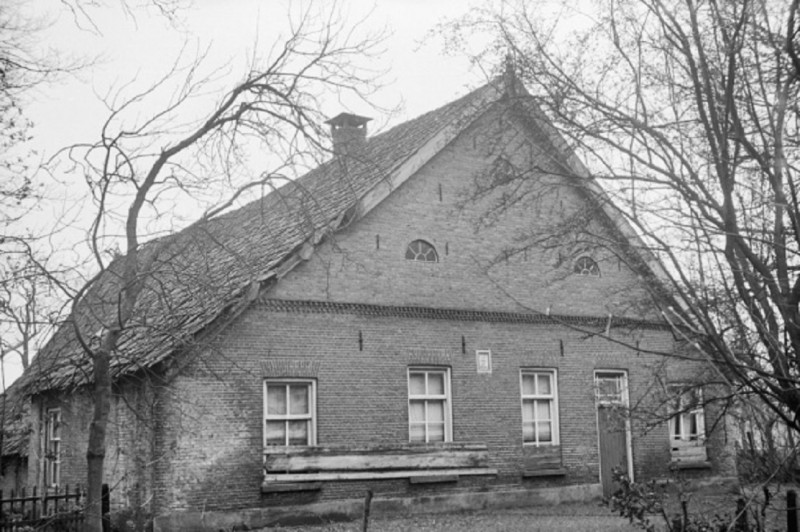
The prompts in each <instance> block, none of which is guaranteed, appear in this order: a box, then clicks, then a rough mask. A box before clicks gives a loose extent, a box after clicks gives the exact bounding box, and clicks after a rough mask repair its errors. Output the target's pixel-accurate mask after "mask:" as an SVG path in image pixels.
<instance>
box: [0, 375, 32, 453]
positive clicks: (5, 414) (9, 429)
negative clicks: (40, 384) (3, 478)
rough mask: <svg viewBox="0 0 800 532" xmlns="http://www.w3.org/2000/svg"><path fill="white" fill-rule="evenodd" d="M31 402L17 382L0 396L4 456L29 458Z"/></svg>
mask: <svg viewBox="0 0 800 532" xmlns="http://www.w3.org/2000/svg"><path fill="white" fill-rule="evenodd" d="M29 414H30V402H29V401H27V400H26V398H25V395H24V394H23V393H22V389H21V386H20V385H19V384H17V383H16V382H15V383H14V384H12V385H11V386H9V387H8V388H7V389H6V393H4V394H2V395H0V420H1V421H2V426H3V428H2V430H3V435H2V436H3V445H2V451H0V452H2V455H3V456H13V455H18V456H28V437H29V435H30V429H31V427H30V424H29V421H28V417H29Z"/></svg>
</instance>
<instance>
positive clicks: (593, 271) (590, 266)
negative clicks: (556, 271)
mask: <svg viewBox="0 0 800 532" xmlns="http://www.w3.org/2000/svg"><path fill="white" fill-rule="evenodd" d="M574 271H575V273H577V274H578V275H594V276H599V275H600V267H599V266H598V265H597V263H596V262H595V261H594V259H592V258H591V257H586V256H584V257H578V260H576V261H575V268H574Z"/></svg>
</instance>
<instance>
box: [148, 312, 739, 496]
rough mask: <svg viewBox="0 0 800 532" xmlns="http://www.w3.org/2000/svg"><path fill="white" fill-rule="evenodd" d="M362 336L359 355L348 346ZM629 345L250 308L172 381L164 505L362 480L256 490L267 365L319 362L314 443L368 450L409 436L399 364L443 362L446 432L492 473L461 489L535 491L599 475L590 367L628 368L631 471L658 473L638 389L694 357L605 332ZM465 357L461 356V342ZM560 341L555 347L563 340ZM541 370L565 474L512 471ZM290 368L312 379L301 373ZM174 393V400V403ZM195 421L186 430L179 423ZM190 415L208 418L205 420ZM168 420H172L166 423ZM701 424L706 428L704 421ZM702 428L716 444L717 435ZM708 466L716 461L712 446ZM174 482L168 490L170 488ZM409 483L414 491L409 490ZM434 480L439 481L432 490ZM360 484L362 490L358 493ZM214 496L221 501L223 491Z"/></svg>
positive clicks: (664, 339) (566, 333) (660, 464)
mask: <svg viewBox="0 0 800 532" xmlns="http://www.w3.org/2000/svg"><path fill="white" fill-rule="evenodd" d="M359 333H361V339H362V350H359ZM612 333H613V337H614V339H616V340H621V341H624V342H630V343H635V342H636V341H637V340H638V342H639V345H640V351H638V352H637V351H636V350H632V349H626V348H624V347H621V346H620V345H618V344H616V343H613V342H610V341H607V340H605V339H602V338H600V337H598V336H594V337H587V336H586V335H585V334H583V333H580V332H577V331H574V330H570V329H568V328H566V327H560V326H554V325H531V324H514V323H485V322H480V321H451V320H417V319H392V318H389V317H371V316H365V315H354V314H328V313H313V312H275V311H271V310H269V309H266V308H254V309H252V310H250V311H249V312H248V313H247V314H246V315H245V316H244V317H243V318H242V319H240V320H239V321H238V322H237V323H236V324H235V325H234V326H233V327H232V328H231V329H230V330H229V331H228V332H227V334H226V335H225V336H224V337H223V338H222V339H221V341H220V343H219V344H218V345H215V346H214V347H213V348H210V349H209V350H208V351H207V352H206V353H205V355H204V356H203V357H202V358H200V359H195V360H194V363H193V364H192V366H191V368H189V370H188V371H186V372H185V373H184V374H182V375H181V376H180V377H179V378H178V379H177V380H176V382H175V386H176V390H178V391H179V392H178V393H175V394H174V397H175V402H174V403H171V404H170V405H169V408H168V409H169V410H170V411H171V412H172V415H171V416H170V417H169V418H168V419H169V420H168V421H167V425H169V426H170V427H169V430H168V431H167V432H166V433H168V434H170V438H169V439H168V441H165V442H164V443H165V448H166V449H168V451H167V453H166V456H165V458H166V459H164V460H160V461H159V463H160V464H163V468H162V470H161V471H160V474H159V479H158V484H159V487H160V491H158V493H157V495H158V500H159V501H162V502H163V503H164V505H165V506H164V507H163V508H161V510H162V511H165V510H167V509H169V510H197V509H200V508H206V509H208V510H212V509H216V510H224V509H232V508H237V507H249V506H260V505H269V504H286V503H287V500H288V501H294V502H298V501H302V500H319V499H325V498H333V497H342V496H350V497H354V496H355V497H358V496H359V494H360V493H362V491H363V490H362V488H363V484H361V483H340V484H338V485H333V484H332V485H327V486H326V487H325V488H324V489H323V490H322V492H321V493H319V494H314V495H308V494H301V495H298V494H294V495H288V496H284V495H279V496H269V497H262V496H261V495H260V494H259V486H260V483H261V481H262V472H261V459H262V457H261V449H262V440H261V438H262V436H261V435H262V416H263V391H262V390H263V379H264V377H266V376H269V375H266V374H265V372H268V370H265V365H264V364H263V362H264V361H265V360H271V361H282V360H286V361H295V363H297V361H305V362H308V364H305V365H303V364H298V366H300V367H307V368H316V371H317V373H316V378H317V416H318V419H317V430H318V437H317V441H318V444H319V445H332V444H350V445H373V444H374V445H378V444H393V443H403V442H407V441H408V403H407V399H408V397H407V368H408V367H409V365H412V364H413V363H414V362H416V361H418V360H421V359H422V358H421V357H425V356H426V353H427V356H428V357H429V358H431V359H433V360H437V359H438V360H442V361H443V360H444V359H447V360H448V361H449V363H448V366H449V367H450V368H451V375H452V414H453V420H452V427H453V440H454V441H456V442H464V443H468V442H471V443H484V444H486V445H488V447H489V454H490V457H491V458H490V459H491V464H490V465H491V467H494V468H497V469H498V471H499V475H498V477H497V478H496V479H495V478H491V477H486V478H476V479H470V480H468V481H467V483H466V484H465V483H464V482H463V481H460V482H459V484H458V485H455V486H451V487H448V488H446V489H466V486H467V485H469V486H473V487H474V486H476V485H479V486H508V485H515V486H518V487H519V486H521V485H526V486H542V485H551V484H561V483H587V482H588V483H593V482H597V479H598V474H599V473H598V460H599V458H598V450H597V449H598V447H597V441H598V440H597V418H596V411H595V402H594V391H593V374H594V371H595V370H596V369H619V370H626V371H627V373H628V378H629V383H630V394H631V401H632V403H633V404H637V403H640V402H641V401H642V400H644V401H645V404H641V405H640V408H639V411H638V412H639V414H637V416H636V417H635V418H634V420H633V423H632V435H633V439H634V443H633V457H634V463H635V472H636V474H637V475H644V474H647V475H649V476H653V475H659V476H660V475H664V474H666V471H667V469H666V468H667V465H668V462H669V448H668V437H667V428H666V424H665V423H664V422H663V421H664V420H663V418H662V419H661V421H662V422H661V423H660V424H658V425H655V426H652V424H653V423H654V421H655V420H654V418H653V417H652V416H647V415H645V413H646V411H645V409H644V407H645V406H646V404H647V396H648V395H649V394H653V393H654V390H656V389H657V388H658V384H657V383H656V381H655V380H654V375H658V376H660V377H661V378H662V379H663V380H664V382H666V381H668V380H689V379H690V378H692V377H693V376H695V375H696V374H697V372H698V371H699V369H700V368H701V365H700V364H692V363H682V364H677V363H675V362H674V361H669V360H667V361H666V366H665V359H664V358H663V357H661V356H658V355H654V354H649V353H647V352H646V351H656V350H665V349H671V347H672V337H671V334H670V333H668V332H667V331H663V330H640V331H635V332H626V331H622V330H613V331H612ZM462 335H463V336H464V338H465V343H466V353H462V352H461V337H462ZM562 343H563V355H562V350H561V344H562ZM476 349H491V350H492V357H493V360H492V362H493V372H492V373H491V374H478V373H477V372H476V362H475V350H476ZM531 367H537V368H551V369H556V370H557V374H558V401H559V418H560V440H561V446H562V450H563V465H564V467H565V468H566V469H567V470H568V473H567V475H566V476H565V477H564V478H560V479H555V480H552V479H551V480H546V479H537V480H524V481H523V480H522V479H521V476H520V463H521V462H522V453H523V444H522V427H521V407H520V395H519V394H520V390H519V387H520V381H519V378H520V377H519V374H520V368H531ZM296 376H297V377H305V376H310V375H304V374H298V375H296ZM178 397H180V399H178ZM190 420H197V421H198V423H197V424H196V425H194V426H191V427H189V426H186V423H187V422H188V421H190ZM201 420H213V422H202V421H201ZM173 423H175V424H176V425H175V426H172V424H173ZM708 427H709V428H711V423H709V424H708ZM717 434H719V435H720V436H719V437H724V434H723V432H722V427H717V432H716V433H715V435H714V436H713V437H712V441H713V442H714V445H716V447H715V448H716V449H717V450H719V449H720V446H719V445H717V444H718V443H720V442H719V441H718V436H717ZM710 454H711V456H712V459H713V460H714V461H715V472H720V471H723V470H724V466H725V464H724V463H722V462H721V460H722V456H721V455H720V454H719V453H717V452H714V453H710ZM176 487H179V488H176ZM373 489H375V490H376V493H379V494H380V495H388V494H400V493H410V491H409V490H412V488H411V487H410V486H408V483H407V481H392V482H379V483H376V484H375V485H374V486H373ZM413 489H416V490H417V491H419V490H420V489H424V488H419V487H414V488H413ZM436 489H438V490H441V489H443V488H442V487H441V486H439V487H437V488H436ZM359 490H361V491H359ZM220 493H224V496H220Z"/></svg>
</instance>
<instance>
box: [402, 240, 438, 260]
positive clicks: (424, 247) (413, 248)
mask: <svg viewBox="0 0 800 532" xmlns="http://www.w3.org/2000/svg"><path fill="white" fill-rule="evenodd" d="M406 260H415V261H419V262H439V255H438V254H437V253H436V248H434V247H433V245H431V244H430V243H428V242H425V241H424V240H414V241H413V242H411V243H410V244H409V245H408V247H407V248H406Z"/></svg>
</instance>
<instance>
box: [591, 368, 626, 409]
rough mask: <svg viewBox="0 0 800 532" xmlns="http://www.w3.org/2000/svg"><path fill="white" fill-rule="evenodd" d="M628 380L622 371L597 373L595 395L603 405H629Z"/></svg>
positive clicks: (595, 376) (595, 375)
mask: <svg viewBox="0 0 800 532" xmlns="http://www.w3.org/2000/svg"><path fill="white" fill-rule="evenodd" d="M627 381H628V380H627V378H626V377H625V373H622V372H620V371H596V372H595V374H594V394H595V397H596V398H597V403H598V404H601V405H623V406H624V405H626V404H627V390H626V389H625V387H626V386H627Z"/></svg>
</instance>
